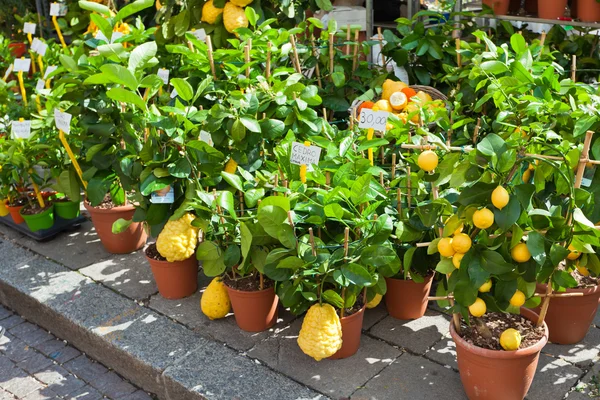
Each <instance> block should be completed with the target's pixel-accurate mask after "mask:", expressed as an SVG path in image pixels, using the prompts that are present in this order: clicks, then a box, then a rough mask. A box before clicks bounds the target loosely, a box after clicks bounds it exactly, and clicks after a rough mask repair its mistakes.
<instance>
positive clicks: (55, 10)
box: [50, 3, 60, 17]
mask: <svg viewBox="0 0 600 400" xmlns="http://www.w3.org/2000/svg"><path fill="white" fill-rule="evenodd" d="M50 16H51V17H58V16H60V4H58V3H51V4H50Z"/></svg>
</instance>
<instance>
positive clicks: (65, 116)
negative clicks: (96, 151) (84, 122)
mask: <svg viewBox="0 0 600 400" xmlns="http://www.w3.org/2000/svg"><path fill="white" fill-rule="evenodd" d="M71 118H73V116H72V115H71V114H69V113H65V112H62V111H59V110H58V109H56V108H55V109H54V123H55V124H56V128H58V129H59V130H61V131H63V132H65V133H67V134H68V133H71Z"/></svg>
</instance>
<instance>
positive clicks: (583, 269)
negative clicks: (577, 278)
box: [577, 263, 590, 276]
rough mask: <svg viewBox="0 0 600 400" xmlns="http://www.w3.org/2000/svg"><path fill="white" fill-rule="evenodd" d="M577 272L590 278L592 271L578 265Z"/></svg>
mask: <svg viewBox="0 0 600 400" xmlns="http://www.w3.org/2000/svg"><path fill="white" fill-rule="evenodd" d="M577 271H578V272H579V273H580V274H581V275H583V276H590V271H588V269H587V268H586V267H582V266H581V265H579V263H577Z"/></svg>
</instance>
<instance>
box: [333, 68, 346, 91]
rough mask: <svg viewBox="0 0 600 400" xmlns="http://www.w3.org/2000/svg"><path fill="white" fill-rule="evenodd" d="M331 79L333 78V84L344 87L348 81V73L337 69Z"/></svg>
mask: <svg viewBox="0 0 600 400" xmlns="http://www.w3.org/2000/svg"><path fill="white" fill-rule="evenodd" d="M331 79H332V80H333V84H334V85H335V87H338V88H339V87H342V86H344V84H345V83H346V75H344V73H343V72H340V71H336V72H334V73H333V74H331Z"/></svg>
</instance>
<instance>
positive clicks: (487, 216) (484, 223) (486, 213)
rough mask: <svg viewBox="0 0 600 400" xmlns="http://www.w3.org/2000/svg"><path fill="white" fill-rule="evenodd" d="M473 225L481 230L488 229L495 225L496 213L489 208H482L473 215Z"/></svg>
mask: <svg viewBox="0 0 600 400" xmlns="http://www.w3.org/2000/svg"><path fill="white" fill-rule="evenodd" d="M473 225H475V226H476V227H477V228H479V229H487V228H489V227H490V226H492V225H494V213H493V212H492V211H491V210H490V209H489V208H482V209H481V210H477V211H475V212H474V213H473Z"/></svg>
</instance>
